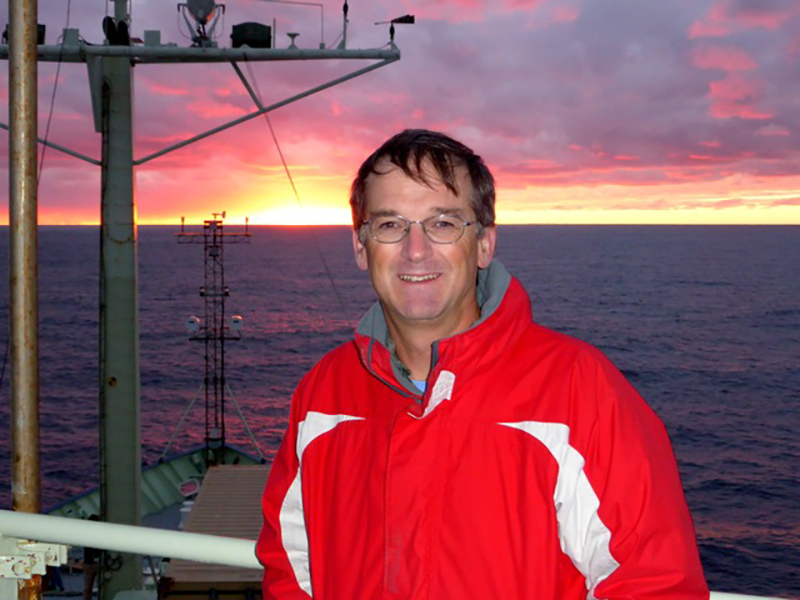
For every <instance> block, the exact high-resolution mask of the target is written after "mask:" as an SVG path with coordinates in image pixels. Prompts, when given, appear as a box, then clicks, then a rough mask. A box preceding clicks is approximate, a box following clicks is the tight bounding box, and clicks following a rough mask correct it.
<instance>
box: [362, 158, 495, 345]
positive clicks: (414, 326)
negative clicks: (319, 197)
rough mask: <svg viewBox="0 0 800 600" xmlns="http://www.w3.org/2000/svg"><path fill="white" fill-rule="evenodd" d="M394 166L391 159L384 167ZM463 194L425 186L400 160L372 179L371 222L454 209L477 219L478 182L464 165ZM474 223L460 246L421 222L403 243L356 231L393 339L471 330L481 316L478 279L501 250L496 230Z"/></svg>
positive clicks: (369, 182)
mask: <svg viewBox="0 0 800 600" xmlns="http://www.w3.org/2000/svg"><path fill="white" fill-rule="evenodd" d="M381 167H382V169H385V168H386V167H387V165H386V163H384V164H383V165H381ZM457 173H458V189H459V194H458V195H457V196H456V195H454V194H453V193H452V192H451V191H450V190H448V189H447V188H446V187H445V186H444V185H442V184H441V183H439V182H438V179H437V178H436V176H435V174H432V175H431V176H430V178H429V179H430V180H431V181H432V182H433V181H436V182H437V183H436V184H434V186H433V188H430V187H428V186H426V185H424V184H421V183H417V182H416V181H414V180H413V179H410V178H409V177H407V176H406V175H405V173H403V171H402V169H399V168H397V167H395V166H393V165H392V167H391V170H389V171H388V172H386V173H385V174H383V175H376V174H372V175H370V176H369V177H368V178H367V180H366V197H367V207H366V209H367V210H366V214H367V219H371V218H373V217H375V216H378V215H381V216H382V215H399V216H402V217H405V218H406V219H408V220H409V221H416V220H422V219H426V218H428V217H432V216H438V215H441V214H452V215H455V216H457V217H459V218H461V219H462V220H463V221H468V222H471V221H474V220H475V218H476V215H475V212H474V211H473V209H472V207H471V206H470V202H469V198H470V195H471V192H472V186H471V184H470V182H469V178H468V176H467V173H466V170H465V169H463V168H460V169H458V171H457ZM479 231H480V228H479V227H477V226H476V225H471V226H469V227H467V228H466V230H465V231H464V235H463V236H462V237H461V239H459V240H458V241H457V242H455V243H454V244H436V243H434V242H431V241H430V239H428V237H427V236H426V235H425V233H424V232H423V231H422V226H421V225H420V224H412V225H411V229H410V231H409V232H408V235H406V237H405V238H403V239H402V240H401V241H400V242H397V243H395V244H382V243H380V242H376V241H375V240H373V239H372V238H370V237H369V235H367V236H366V239H365V240H364V242H361V240H359V238H358V232H355V233H354V234H353V247H354V249H355V255H356V263H358V266H359V267H360V268H361V269H363V270H368V271H369V275H370V279H371V280H372V286H373V287H374V288H375V291H376V293H377V294H378V298H379V299H380V301H381V304H382V306H383V311H384V314H385V315H386V320H387V323H388V325H389V331H390V332H391V333H392V334H393V337H394V336H395V335H397V333H400V335H403V334H404V333H411V332H412V331H425V330H427V331H429V332H430V333H432V334H434V335H435V336H436V338H437V339H442V338H445V337H448V336H450V335H454V334H456V333H458V332H460V331H463V330H465V329H467V328H468V327H469V326H470V325H471V324H472V323H473V322H474V321H475V320H476V319H477V318H478V316H479V314H480V311H479V309H478V305H477V300H476V292H475V283H476V277H477V273H478V268H479V267H480V268H485V267H487V266H488V265H489V263H490V262H491V260H492V256H493V254H494V245H495V237H496V230H495V228H494V227H487V228H485V230H484V235H483V237H481V238H478V235H477V234H478V232H479Z"/></svg>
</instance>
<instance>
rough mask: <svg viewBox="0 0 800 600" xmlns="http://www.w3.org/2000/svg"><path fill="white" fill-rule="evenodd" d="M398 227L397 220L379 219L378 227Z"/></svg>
mask: <svg viewBox="0 0 800 600" xmlns="http://www.w3.org/2000/svg"><path fill="white" fill-rule="evenodd" d="M398 227H400V222H399V221H379V222H378V229H397V228H398Z"/></svg>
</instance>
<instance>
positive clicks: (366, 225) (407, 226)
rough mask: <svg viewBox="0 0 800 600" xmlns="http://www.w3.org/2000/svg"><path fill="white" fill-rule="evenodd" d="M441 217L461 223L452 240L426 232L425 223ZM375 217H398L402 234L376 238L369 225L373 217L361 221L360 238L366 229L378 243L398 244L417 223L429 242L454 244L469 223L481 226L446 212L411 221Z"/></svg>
mask: <svg viewBox="0 0 800 600" xmlns="http://www.w3.org/2000/svg"><path fill="white" fill-rule="evenodd" d="M442 217H447V218H448V219H453V220H454V221H458V222H460V223H461V229H460V230H459V233H458V237H456V238H455V239H454V240H452V241H449V242H442V241H440V240H436V239H434V238H433V237H432V236H431V234H430V233H429V232H428V226H427V225H426V223H433V222H436V221H437V220H438V219H441V218H442ZM376 218H378V219H382V218H391V219H398V220H400V221H402V222H403V223H404V224H405V227H404V228H403V235H401V236H400V237H399V238H398V239H396V240H393V241H387V240H380V239H378V238H377V237H376V236H375V234H374V233H373V231H372V228H371V227H370V223H372V222H373V221H374V219H367V220H366V221H364V222H363V223H361V232H362V236H361V238H362V239H364V236H363V232H364V231H366V232H367V233H368V234H369V237H370V238H371V239H373V240H375V241H376V242H378V243H379V244H399V243H400V242H402V241H403V240H404V239H406V237H407V236H408V232H409V231H411V226H412V225H414V224H415V223H419V225H420V226H421V227H422V232H423V233H424V234H425V237H426V238H428V239H429V240H430V241H431V243H433V244H443V245H449V244H455V243H456V242H457V241H458V240H460V239H461V238H462V237H464V232H465V231H466V230H467V227H470V226H471V225H477V226H478V227H479V228H481V229H482V227H483V226H482V225H481V223H480V222H479V221H464V220H463V219H461V218H460V217H456V216H455V215H447V214H443V215H433V216H432V217H428V218H427V219H417V220H416V221H412V220H410V219H406V218H405V217H403V216H401V215H383V216H381V217H376ZM481 229H479V230H478V235H480V233H481Z"/></svg>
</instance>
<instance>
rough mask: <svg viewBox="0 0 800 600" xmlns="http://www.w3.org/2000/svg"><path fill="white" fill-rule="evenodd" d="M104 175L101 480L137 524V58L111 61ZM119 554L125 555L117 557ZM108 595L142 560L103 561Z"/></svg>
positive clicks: (115, 517)
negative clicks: (134, 70)
mask: <svg viewBox="0 0 800 600" xmlns="http://www.w3.org/2000/svg"><path fill="white" fill-rule="evenodd" d="M114 2H115V21H116V22H117V23H120V22H122V21H127V19H128V14H127V0H114ZM102 73H103V77H102V94H101V95H102V130H103V131H102V133H103V174H102V211H101V219H102V220H101V244H100V261H101V264H100V485H101V492H100V493H101V507H102V508H101V512H102V515H101V516H102V518H103V520H104V521H108V522H111V523H123V524H128V525H138V524H139V521H140V514H141V500H140V494H141V483H140V481H141V450H140V441H139V423H140V417H139V298H138V287H137V250H136V237H137V230H136V229H137V228H136V204H135V180H134V173H133V110H132V97H133V73H132V67H131V62H130V59H127V58H108V57H107V58H104V59H103V69H102ZM118 559H119V560H118ZM100 575H101V576H100V578H99V579H100V585H101V598H103V599H105V600H111V599H112V598H113V597H114V596H115V595H116V594H117V592H120V591H125V590H132V589H141V586H142V567H141V558H140V557H138V556H134V555H131V554H123V555H121V556H112V555H109V554H108V553H105V554H104V555H103V558H102V560H101V573H100Z"/></svg>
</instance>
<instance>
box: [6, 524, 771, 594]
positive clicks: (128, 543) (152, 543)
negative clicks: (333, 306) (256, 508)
mask: <svg viewBox="0 0 800 600" xmlns="http://www.w3.org/2000/svg"><path fill="white" fill-rule="evenodd" d="M0 536H5V537H9V538H12V537H13V538H19V539H21V540H39V541H42V542H49V543H54V544H65V545H69V546H89V547H91V548H99V549H101V550H111V551H114V552H128V553H131V554H143V555H146V556H163V557H170V558H180V559H184V560H192V561H196V562H205V563H214V564H220V565H230V566H234V567H248V568H253V569H259V568H261V565H260V564H259V563H258V560H256V555H255V542H253V541H250V540H240V539H235V538H227V537H220V536H214V535H202V534H199V533H187V532H184V531H167V530H164V529H153V528H150V527H134V526H131V525H117V524H115V523H102V522H99V521H84V520H79V519H67V518H64V517H51V516H47V515H34V514H29V513H21V512H14V511H10V510H0ZM22 548H23V552H24V546H22ZM4 550H5V551H6V552H7V551H8V550H7V549H4ZM2 558H4V557H2V556H0V559H2ZM710 600H778V599H777V598H766V597H763V596H747V595H744V594H727V593H724V592H711V598H710Z"/></svg>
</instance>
